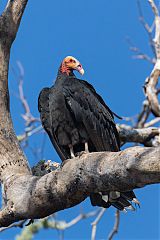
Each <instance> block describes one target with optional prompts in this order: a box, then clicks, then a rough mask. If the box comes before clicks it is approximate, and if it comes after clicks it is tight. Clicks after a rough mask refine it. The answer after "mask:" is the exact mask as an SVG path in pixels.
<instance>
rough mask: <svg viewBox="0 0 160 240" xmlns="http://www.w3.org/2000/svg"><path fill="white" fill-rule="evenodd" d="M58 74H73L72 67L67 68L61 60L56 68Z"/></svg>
mask: <svg viewBox="0 0 160 240" xmlns="http://www.w3.org/2000/svg"><path fill="white" fill-rule="evenodd" d="M58 75H61V76H74V73H73V69H70V68H68V67H67V66H66V65H65V64H64V63H63V62H62V64H61V65H60V68H59V70H58Z"/></svg>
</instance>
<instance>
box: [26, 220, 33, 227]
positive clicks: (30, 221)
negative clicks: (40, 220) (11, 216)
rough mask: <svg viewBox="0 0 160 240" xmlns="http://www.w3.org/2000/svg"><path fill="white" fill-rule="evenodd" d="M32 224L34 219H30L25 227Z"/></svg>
mask: <svg viewBox="0 0 160 240" xmlns="http://www.w3.org/2000/svg"><path fill="white" fill-rule="evenodd" d="M33 223H34V219H30V220H29V222H28V223H27V224H26V225H25V226H29V225H31V224H33Z"/></svg>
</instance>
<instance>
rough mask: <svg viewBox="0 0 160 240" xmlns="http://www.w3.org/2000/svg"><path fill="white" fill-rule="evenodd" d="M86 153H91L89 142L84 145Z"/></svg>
mask: <svg viewBox="0 0 160 240" xmlns="http://www.w3.org/2000/svg"><path fill="white" fill-rule="evenodd" d="M84 151H85V152H86V153H89V149H88V142H85V143H84Z"/></svg>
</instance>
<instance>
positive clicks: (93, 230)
mask: <svg viewBox="0 0 160 240" xmlns="http://www.w3.org/2000/svg"><path fill="white" fill-rule="evenodd" d="M105 211H106V209H105V208H102V209H101V211H100V212H99V214H98V216H97V217H96V219H95V220H94V222H92V235H91V240H95V239H96V231H97V225H98V223H99V221H100V220H101V218H102V216H103V214H104V213H105Z"/></svg>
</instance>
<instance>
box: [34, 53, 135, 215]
mask: <svg viewBox="0 0 160 240" xmlns="http://www.w3.org/2000/svg"><path fill="white" fill-rule="evenodd" d="M73 70H77V71H79V72H80V73H83V68H82V65H81V64H80V63H79V61H78V60H76V59H75V58H73V57H70V56H69V57H66V58H65V59H64V60H63V62H62V64H61V66H60V68H59V71H58V75H57V78H56V82H55V84H54V85H53V86H52V87H51V88H44V89H43V90H42V91H41V93H40V95H39V100H38V109H39V112H40V117H41V121H42V125H43V127H44V129H45V130H46V132H47V133H48V135H49V137H50V140H51V142H52V144H53V145H54V147H55V149H56V151H57V153H58V154H59V156H60V158H61V160H62V161H64V160H66V159H69V158H71V157H74V155H75V154H76V153H79V152H81V151H84V150H85V151H88V150H89V152H100V151H113V152H114V151H119V150H120V141H119V135H118V132H117V129H116V126H115V123H114V117H113V116H114V113H113V112H112V111H111V110H110V109H109V107H108V106H107V105H106V104H105V102H104V101H103V99H102V98H101V96H100V95H98V94H97V93H96V91H95V89H94V88H93V86H92V85H91V84H89V83H88V82H86V81H84V80H80V79H77V78H76V76H75V75H74V73H73ZM90 198H91V203H92V205H98V206H102V207H106V208H107V207H109V206H110V205H113V206H115V207H116V208H118V209H119V210H124V207H128V206H130V205H131V204H130V202H129V201H131V200H133V199H136V197H135V195H134V193H133V192H132V191H131V192H127V193H126V195H125V193H123V196H122V195H120V194H119V193H118V194H117V197H116V198H115V199H113V198H112V194H110V193H108V200H107V201H106V198H105V197H104V196H103V194H99V193H93V194H91V196H90ZM128 200H129V201H128ZM136 201H137V200H136Z"/></svg>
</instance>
